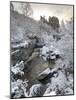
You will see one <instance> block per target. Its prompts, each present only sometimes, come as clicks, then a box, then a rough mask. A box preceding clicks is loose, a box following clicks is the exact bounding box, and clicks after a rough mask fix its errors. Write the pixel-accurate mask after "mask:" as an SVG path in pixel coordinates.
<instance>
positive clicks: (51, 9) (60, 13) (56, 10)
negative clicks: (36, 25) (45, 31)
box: [13, 2, 73, 22]
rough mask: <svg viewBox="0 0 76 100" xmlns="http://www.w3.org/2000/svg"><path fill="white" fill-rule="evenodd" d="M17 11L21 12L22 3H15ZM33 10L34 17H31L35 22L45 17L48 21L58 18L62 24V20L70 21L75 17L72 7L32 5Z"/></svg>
mask: <svg viewBox="0 0 76 100" xmlns="http://www.w3.org/2000/svg"><path fill="white" fill-rule="evenodd" d="M13 4H14V7H15V10H18V11H19V12H20V3H19V2H14V3H13ZM30 5H31V8H32V9H33V15H32V16H31V17H32V18H34V19H35V20H39V19H40V16H45V18H46V19H48V18H49V16H56V17H58V18H59V20H60V22H61V21H62V20H64V21H65V20H69V19H70V18H71V17H73V6H70V5H54V4H53V5H52V4H38V3H30Z"/></svg>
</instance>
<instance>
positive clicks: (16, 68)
mask: <svg viewBox="0 0 76 100" xmlns="http://www.w3.org/2000/svg"><path fill="white" fill-rule="evenodd" d="M23 69H24V64H23V61H21V62H20V63H17V64H16V65H15V66H12V67H11V71H12V72H13V73H14V74H20V75H24V72H23V71H22V70H23Z"/></svg>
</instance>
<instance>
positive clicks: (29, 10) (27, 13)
mask: <svg viewBox="0 0 76 100" xmlns="http://www.w3.org/2000/svg"><path fill="white" fill-rule="evenodd" d="M21 10H22V13H23V14H24V15H25V16H30V15H32V14H33V10H32V8H31V6H30V3H29V2H27V3H21Z"/></svg>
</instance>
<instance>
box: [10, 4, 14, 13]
mask: <svg viewBox="0 0 76 100" xmlns="http://www.w3.org/2000/svg"><path fill="white" fill-rule="evenodd" d="M10 10H11V11H14V6H13V4H12V2H10Z"/></svg>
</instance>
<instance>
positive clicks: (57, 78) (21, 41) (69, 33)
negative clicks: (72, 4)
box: [11, 12, 74, 98]
mask: <svg viewBox="0 0 76 100" xmlns="http://www.w3.org/2000/svg"><path fill="white" fill-rule="evenodd" d="M54 35H55V36H56V38H57V36H58V37H60V39H59V40H57V39H54V38H53V36H54ZM32 36H36V37H38V38H39V40H38V41H39V42H38V43H41V44H42V45H43V46H42V47H41V48H39V47H37V50H36V48H35V45H34V49H33V50H32V53H31V54H29V53H28V54H27V56H28V59H27V62H26V60H25V59H24V60H22V59H20V61H18V62H16V64H15V65H14V64H13V65H14V66H13V65H12V64H11V73H12V75H11V76H12V77H13V79H11V94H14V96H13V98H20V97H22V96H23V97H36V96H53V95H65V94H73V87H74V86H73V81H74V80H73V74H74V73H73V71H72V70H73V20H71V21H69V22H67V23H66V24H65V23H64V22H63V21H62V23H61V26H60V29H59V32H56V30H53V29H52V28H51V26H49V25H47V24H45V23H42V22H40V21H39V22H38V21H35V20H34V19H32V18H29V17H25V16H24V15H21V14H18V13H17V12H14V13H12V14H11V47H12V48H13V49H17V50H14V51H13V52H11V55H13V54H14V55H15V54H16V53H19V52H20V50H21V49H20V48H21V47H23V48H24V52H25V53H27V52H26V50H25V48H26V49H27V48H28V52H29V49H31V47H30V45H31V44H32V45H33V42H32V40H33V39H32V40H31V39H30V38H28V37H32ZM34 42H36V41H34ZM35 44H36V43H35ZM11 51H12V50H11ZM36 51H37V52H36ZM24 52H22V53H23V55H24V57H26V55H25V54H24ZM35 55H37V56H38V57H40V59H41V58H42V61H43V62H42V63H48V66H47V69H45V70H43V71H42V72H41V73H40V74H39V76H41V75H43V74H45V75H48V74H49V73H53V72H55V73H54V75H53V76H52V77H50V78H49V81H48V82H47V83H46V84H45V85H44V84H41V83H39V82H38V83H37V81H38V80H37V81H36V83H35V81H34V80H35V79H34V80H32V81H34V83H31V81H30V80H31V79H29V80H27V79H28V76H29V75H28V73H29V72H28V73H27V69H26V70H25V71H24V68H25V67H26V65H27V66H28V68H29V69H30V70H31V68H30V66H31V64H32V70H34V69H33V66H34V65H33V63H32V61H33V59H34V58H35ZM57 56H59V57H60V58H59V59H57ZM30 59H31V60H30ZM49 59H50V61H54V62H55V63H54V64H51V63H49V62H48V61H49ZM37 60H38V58H37ZM28 62H29V63H28ZM34 63H36V62H34ZM24 64H25V65H24ZM50 66H52V68H50ZM34 67H35V66H34ZM41 67H42V66H41ZM68 69H70V70H68ZM30 74H31V73H30ZM32 74H33V73H32ZM17 75H20V76H21V79H18V77H17ZM25 76H26V77H25ZM32 76H33V75H32ZM14 77H17V78H16V79H15V78H14ZM22 77H23V78H25V79H23V78H22ZM28 81H29V82H28ZM29 84H30V85H31V86H30V87H29ZM27 87H28V88H29V89H28V90H27Z"/></svg>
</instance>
